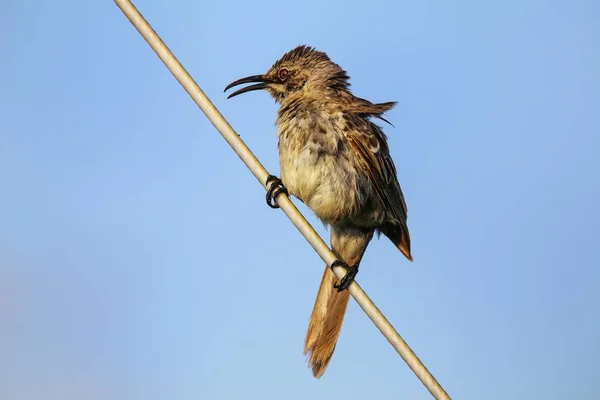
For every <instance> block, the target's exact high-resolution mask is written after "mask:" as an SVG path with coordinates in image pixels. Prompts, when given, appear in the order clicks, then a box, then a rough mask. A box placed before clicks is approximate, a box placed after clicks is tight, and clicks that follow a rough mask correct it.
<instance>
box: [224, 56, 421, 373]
mask: <svg viewBox="0 0 600 400" xmlns="http://www.w3.org/2000/svg"><path fill="white" fill-rule="evenodd" d="M348 80H349V77H348V75H347V74H346V71H344V70H343V69H342V68H340V67H339V66H338V65H337V64H335V63H334V62H332V61H331V60H330V59H329V57H328V56H327V55H326V54H325V53H323V52H320V51H317V50H315V49H313V48H311V47H307V46H299V47H297V48H295V49H293V50H291V51H290V52H288V53H286V54H285V55H284V56H283V57H282V58H281V59H280V60H278V61H277V62H276V63H275V64H274V65H273V66H272V67H271V68H270V69H269V71H268V72H267V73H265V74H264V75H255V76H250V77H247V78H243V79H240V80H237V81H235V82H233V83H232V84H230V85H229V86H228V87H227V88H226V90H227V89H229V88H230V87H232V86H235V85H239V84H241V83H250V82H258V83H256V84H254V85H250V86H247V87H244V88H242V89H240V90H238V91H236V92H234V93H233V94H231V95H230V96H229V97H233V96H236V95H238V94H241V93H245V92H248V91H252V90H258V89H265V90H267V91H268V92H269V93H270V94H271V95H272V96H273V97H274V98H275V99H276V100H277V102H279V103H280V104H281V107H280V109H279V112H278V116H277V128H278V129H277V137H278V139H279V144H278V146H279V164H280V170H281V180H282V182H283V184H284V186H285V187H286V188H287V190H288V192H289V193H290V194H291V195H293V196H295V197H297V198H298V199H300V200H302V201H303V202H304V203H305V204H306V205H307V206H308V207H309V208H310V209H312V210H313V211H314V213H315V214H316V215H317V217H318V218H319V219H320V220H321V221H323V222H324V223H325V224H327V225H330V226H331V247H332V250H333V252H334V253H335V254H336V256H337V257H338V258H339V259H340V260H342V261H344V262H346V263H347V264H348V265H349V266H356V267H358V265H359V264H360V261H361V259H362V256H363V254H364V252H365V250H366V248H367V246H368V244H369V242H370V241H371V238H372V237H373V234H374V233H375V232H381V233H383V234H384V235H385V236H387V237H388V238H389V239H390V240H391V241H392V242H393V243H394V245H396V247H397V248H398V249H399V250H400V251H401V252H402V253H403V254H404V255H405V256H406V257H407V258H408V259H409V260H411V261H412V256H411V252H410V234H409V231H408V226H407V224H406V219H407V210H406V203H405V202H404V196H403V194H402V190H401V189H400V184H399V183H398V179H397V176H396V175H397V174H396V168H395V166H394V162H393V161H392V158H391V157H390V153H389V148H388V145H387V140H386V136H385V134H384V133H383V131H382V129H381V127H380V126H378V125H376V124H375V123H373V122H372V121H371V119H372V118H379V119H382V120H384V121H385V119H384V118H383V114H384V113H385V112H386V111H389V110H390V109H392V108H393V107H394V106H395V104H396V103H395V102H388V103H379V104H374V103H371V102H370V101H368V100H365V99H361V98H359V97H356V96H354V95H353V94H352V92H351V91H350V89H349V87H350V83H349V82H348ZM386 122H387V121H386ZM335 282H336V278H335V275H334V274H333V272H332V271H331V269H330V268H329V267H326V268H325V273H324V274H323V279H322V281H321V286H320V288H319V292H318V294H317V299H316V301H315V305H314V308H313V312H312V315H311V321H310V325H309V328H308V332H307V335H306V343H305V347H304V353H305V354H307V355H308V365H309V367H311V368H312V371H313V374H314V376H315V377H317V378H318V377H320V376H321V375H322V374H323V373H324V372H325V370H326V368H327V366H328V365H329V362H330V360H331V356H332V355H333V352H334V350H335V346H336V343H337V339H338V336H339V333H340V330H341V327H342V322H343V320H344V315H345V312H346V307H347V305H348V300H349V293H348V291H347V290H343V291H341V292H339V291H337V290H336V289H335V288H334V284H335Z"/></svg>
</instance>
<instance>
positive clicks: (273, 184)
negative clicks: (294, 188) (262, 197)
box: [266, 175, 289, 208]
mask: <svg viewBox="0 0 600 400" xmlns="http://www.w3.org/2000/svg"><path fill="white" fill-rule="evenodd" d="M269 184H270V185H269ZM266 185H267V186H268V187H269V189H267V196H266V199H267V204H268V205H269V207H271V208H279V205H278V204H277V196H279V195H280V194H281V193H285V195H286V196H288V195H289V194H288V191H287V189H286V188H285V186H283V182H281V179H279V178H278V177H276V176H275V175H269V176H268V177H267V182H266Z"/></svg>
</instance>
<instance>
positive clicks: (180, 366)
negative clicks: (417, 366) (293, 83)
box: [0, 0, 600, 400]
mask: <svg viewBox="0 0 600 400" xmlns="http://www.w3.org/2000/svg"><path fill="white" fill-rule="evenodd" d="M136 4H137V6H138V8H139V9H140V10H141V11H142V13H143V14H144V15H145V16H146V18H147V19H148V20H149V21H150V22H151V23H152V24H153V26H154V28H155V29H156V30H157V32H158V33H159V34H160V35H161V36H162V37H163V39H164V40H165V41H166V42H167V44H168V45H169V46H170V47H171V49H172V50H173V51H174V53H175V54H176V55H177V56H178V57H179V59H180V60H181V61H182V63H183V64H184V65H185V66H186V67H187V69H188V70H189V71H190V73H191V74H192V75H193V76H194V77H195V78H196V80H197V81H198V83H199V84H200V86H201V87H202V88H203V89H204V91H205V92H206V93H207V94H208V96H209V97H210V98H211V99H212V100H213V101H214V103H215V105H216V106H217V107H218V108H219V109H220V110H221V111H222V112H223V114H224V115H225V116H226V118H228V119H229V120H230V122H231V123H232V125H233V126H234V127H235V128H236V129H237V131H238V132H239V134H240V135H241V136H242V138H243V139H244V140H245V141H246V143H247V144H248V145H249V146H250V148H251V149H252V150H253V151H255V153H256V155H257V156H258V157H259V158H260V159H261V161H262V162H263V163H264V164H265V166H266V167H267V168H268V169H269V170H270V171H273V172H275V173H277V172H278V165H277V163H278V162H277V148H276V138H275V127H274V120H275V115H276V114H275V113H276V105H275V104H274V102H273V100H272V99H271V98H270V97H269V96H268V95H267V94H266V93H252V94H247V95H245V96H241V97H239V98H235V99H233V100H226V99H225V95H224V94H223V93H222V91H223V88H224V87H225V86H226V85H227V84H228V83H229V82H231V81H232V80H234V79H237V78H240V77H243V76H246V75H251V74H257V73H261V72H263V71H265V70H266V69H267V68H268V67H270V65H271V64H272V63H273V62H274V61H275V60H276V59H277V58H279V57H280V56H281V55H282V54H283V53H285V52H286V51H287V50H289V49H291V48H293V47H295V46H296V45H298V44H302V43H306V44H309V45H313V46H316V47H317V48H318V49H321V50H324V51H326V52H327V53H328V54H329V55H330V56H331V58H332V59H333V60H334V61H336V62H337V63H339V64H340V65H342V66H343V67H344V68H345V69H346V70H347V71H348V72H349V74H350V75H351V76H352V81H351V82H352V84H353V86H352V88H353V90H354V93H355V94H357V95H359V96H361V97H365V98H367V99H370V100H372V101H377V102H380V101H390V100H396V101H398V106H397V108H396V109H394V110H393V111H392V112H390V113H389V115H388V118H389V120H390V121H391V122H392V123H393V124H394V125H395V128H392V127H386V128H385V129H386V132H387V134H388V136H389V143H390V147H391V151H392V155H393V157H394V159H395V161H396V165H397V168H398V171H399V178H400V181H401V184H402V187H403V189H404V193H405V196H406V199H407V202H408V206H409V225H410V228H411V232H412V238H413V246H414V247H413V249H414V257H415V262H414V263H412V264H410V263H408V262H407V261H406V260H405V259H404V257H402V255H401V254H400V253H399V252H398V251H397V250H396V249H395V248H394V247H393V246H392V245H391V244H390V243H389V241H387V240H379V241H374V242H373V243H372V245H371V246H370V248H369V250H368V251H367V254H366V256H365V258H364V260H363V264H362V269H361V273H360V274H359V276H358V281H359V282H360V283H361V285H362V286H363V287H364V289H365V290H366V291H367V292H368V293H369V294H370V295H371V297H372V298H373V300H374V301H375V303H376V304H377V305H378V306H380V308H381V309H382V310H383V311H384V313H385V314H386V315H387V317H388V318H389V320H390V321H391V322H392V323H393V324H394V325H395V326H396V327H397V329H398V330H399V331H400V332H401V333H402V334H403V336H404V337H405V339H406V340H407V342H408V343H409V344H410V345H411V346H412V347H413V349H414V350H415V352H416V353H417V354H418V355H419V357H420V358H421V359H422V360H423V361H424V363H425V364H426V365H427V366H428V368H429V369H430V370H431V371H432V372H433V373H434V375H435V376H436V377H437V378H438V379H439V381H440V382H441V383H442V385H443V386H444V387H445V388H446V389H447V391H448V392H449V393H450V395H451V396H453V397H454V398H456V399H565V398H572V399H577V398H593V397H595V396H596V395H597V383H598V381H599V380H600V366H599V364H598V359H599V358H600V272H599V271H600V269H599V268H598V267H600V256H599V251H598V250H599V245H598V239H599V233H598V231H599V227H600V212H599V211H598V204H599V203H600V190H599V177H598V175H599V173H600V161H599V160H598V149H599V148H600V139H599V133H600V25H598V21H599V20H600V5H599V4H600V3H598V2H597V1H592V0H589V1H534V0H531V1H516V0H512V1H495V2H481V1H457V2H444V1H410V2H408V1H400V2H398V1H369V2H352V1H350V2H347V1H344V2H341V1H338V2H320V1H305V2H297V3H296V4H292V3H291V2H287V3H286V2H281V1H269V2H259V1H253V2H242V1H236V2H208V3H207V2H202V1H189V0H173V1H152V0H139V1H137V3H136ZM0 45H1V52H2V57H1V58H0V105H1V107H0V354H2V356H1V357H0V398H2V399H7V400H8V399H19V400H20V399H42V398H43V399H84V398H85V399H92V400H93V399H109V398H110V399H240V398H244V399H307V398H310V399H313V400H317V399H331V398H349V399H366V398H378V399H392V398H407V399H427V398H429V394H428V392H427V391H426V390H425V389H424V387H423V386H422V385H421V384H420V383H419V381H418V380H417V378H416V377H415V376H414V375H413V374H412V372H410V370H409V369H408V368H407V367H406V365H405V364H404V362H403V361H402V360H401V359H400V358H399V357H398V355H397V354H396V353H395V352H394V351H393V349H392V348H391V347H390V345H389V344H388V343H387V342H386V341H385V339H384V338H383V337H382V336H381V335H380V333H379V332H378V331H377V329H376V328H375V327H374V326H373V324H372V323H371V322H370V321H369V320H368V318H367V317H366V316H365V315H364V314H363V313H362V311H361V310H360V309H359V307H358V306H357V305H356V303H354V302H352V303H351V304H350V306H349V310H348V315H347V318H346V321H345V325H344V329H343V330H342V334H341V338H340V341H339V343H338V347H337V350H336V354H335V357H334V359H333V361H332V363H331V365H330V367H329V370H328V371H327V373H326V374H325V375H324V376H323V378H322V379H320V380H315V379H313V377H312V375H311V373H310V372H309V370H308V369H306V364H305V361H304V357H303V356H302V349H303V339H304V334H305V331H306V327H307V324H308V318H309V315H310V312H311V310H312V305H313V301H314V298H315V295H316V291H317V288H318V285H319V282H320V279H321V274H322V271H323V263H322V262H321V260H320V259H319V258H318V256H317V255H316V254H315V253H314V252H313V251H312V249H311V248H310V247H309V245H308V244H307V243H306V242H305V241H304V239H303V238H302V237H301V236H300V234H299V233H298V232H297V231H296V230H295V229H294V228H293V227H292V225H291V224H290V223H289V221H288V220H287V219H286V217H285V216H284V215H283V213H281V212H280V211H273V210H271V209H270V208H268V207H267V206H266V205H265V203H264V190H263V189H262V187H261V186H260V185H259V184H258V183H257V182H256V181H255V179H254V178H253V177H252V175H251V174H250V173H249V172H248V171H247V170H246V169H245V167H244V166H243V164H242V163H241V162H240V160H239V159H238V158H237V156H236V155H235V154H234V153H233V152H232V151H231V150H230V148H229V147H228V145H227V144H226V143H225V142H224V141H223V140H222V138H221V137H220V136H219V135H218V133H217V132H216V131H215V130H214V129H213V127H212V125H210V123H209V122H208V121H207V119H206V118H205V117H204V115H203V114H202V113H201V112H200V111H199V110H198V109H197V108H196V106H195V105H194V104H193V102H192V101H191V99H190V98H189V97H188V96H187V94H186V93H185V92H184V91H183V90H182V89H181V87H180V86H179V84H178V83H177V82H176V81H175V79H174V78H173V77H172V76H171V75H170V73H169V72H168V70H167V69H166V68H165V67H164V66H163V65H162V63H161V62H160V61H159V60H158V58H157V57H156V56H155V54H154V53H153V52H152V51H151V49H150V48H149V47H148V45H147V44H146V43H145V42H144V41H143V40H142V38H141V37H140V36H139V34H138V33H137V32H136V31H135V29H134V28H133V27H132V26H131V25H130V23H129V22H128V21H127V20H126V18H125V17H124V16H123V15H122V14H121V12H120V10H119V9H118V8H117V7H116V6H115V4H114V3H113V2H111V1H102V2H100V1H93V2H92V1H87V2H84V1H55V2H47V1H45V2H42V1H37V2H17V1H11V0H8V1H7V0H4V1H2V2H1V3H0ZM300 208H301V210H303V211H307V210H306V208H305V207H302V206H300ZM309 219H310V221H311V222H313V223H314V225H315V227H316V228H317V229H318V231H319V232H320V233H322V234H323V235H325V236H326V237H328V233H327V232H326V231H325V229H324V228H323V227H322V226H321V225H320V223H318V222H317V221H316V219H315V218H314V216H312V215H309Z"/></svg>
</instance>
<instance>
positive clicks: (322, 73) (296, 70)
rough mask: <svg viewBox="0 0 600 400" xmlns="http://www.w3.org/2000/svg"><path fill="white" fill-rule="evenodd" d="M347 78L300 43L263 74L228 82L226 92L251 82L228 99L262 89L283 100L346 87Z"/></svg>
mask: <svg viewBox="0 0 600 400" xmlns="http://www.w3.org/2000/svg"><path fill="white" fill-rule="evenodd" d="M348 79H349V77H348V75H346V71H344V70H343V69H342V68H340V66H339V65H337V64H336V63H334V62H332V61H331V60H330V59H329V57H328V56H327V54H325V53H323V52H321V51H317V50H315V49H313V48H312V47H308V46H304V45H302V46H298V47H296V48H295V49H293V50H291V51H289V52H287V53H286V54H285V55H284V56H283V57H281V59H279V60H278V61H277V62H275V64H273V66H272V67H271V68H270V69H269V70H268V71H267V72H266V73H265V74H263V75H253V76H248V77H246V78H242V79H238V80H237V81H234V82H232V83H230V84H229V85H228V86H227V87H226V88H225V91H227V90H228V89H230V88H232V87H234V86H237V85H240V84H242V83H254V85H249V86H246V87H243V88H241V89H239V90H237V91H235V92H233V93H232V94H230V95H229V96H228V97H227V98H231V97H233V96H237V95H238V94H242V93H246V92H250V91H253V90H261V89H265V90H267V91H268V92H269V93H271V95H272V96H273V97H274V98H275V100H276V101H277V102H279V103H282V102H283V101H285V99H286V98H287V97H289V96H293V95H300V96H311V95H313V94H316V95H318V94H321V95H322V94H326V92H327V91H331V90H348V87H349V86H350V83H349V82H348Z"/></svg>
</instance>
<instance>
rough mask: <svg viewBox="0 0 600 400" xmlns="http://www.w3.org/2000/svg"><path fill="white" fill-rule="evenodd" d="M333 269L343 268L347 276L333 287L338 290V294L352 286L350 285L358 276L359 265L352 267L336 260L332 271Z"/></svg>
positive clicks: (332, 265)
mask: <svg viewBox="0 0 600 400" xmlns="http://www.w3.org/2000/svg"><path fill="white" fill-rule="evenodd" d="M333 267H342V268H344V269H345V270H346V275H344V277H343V278H342V279H341V280H340V282H339V283H334V284H333V287H334V288H336V289H337V291H338V292H343V291H344V290H346V289H347V288H348V286H350V284H351V283H352V282H353V281H354V278H355V277H356V274H358V264H354V265H353V266H351V267H350V266H348V264H346V263H345V262H343V261H341V260H335V261H334V262H333V263H332V264H331V269H333Z"/></svg>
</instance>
